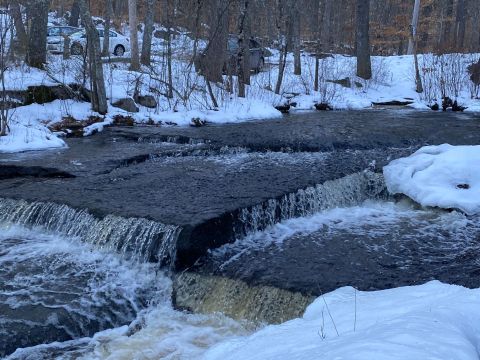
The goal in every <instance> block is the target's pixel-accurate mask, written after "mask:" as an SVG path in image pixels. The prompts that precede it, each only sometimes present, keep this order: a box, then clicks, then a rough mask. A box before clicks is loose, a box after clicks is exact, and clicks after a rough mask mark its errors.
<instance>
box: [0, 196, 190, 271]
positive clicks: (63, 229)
mask: <svg viewBox="0 0 480 360" xmlns="http://www.w3.org/2000/svg"><path fill="white" fill-rule="evenodd" d="M0 222H1V223H6V224H18V225H22V226H27V227H37V226H38V227H42V228H44V229H46V230H48V231H52V232H56V233H60V234H62V235H65V236H69V237H77V238H80V239H81V240H82V241H85V242H88V243H90V244H92V245H94V246H96V247H98V248H100V249H105V250H107V251H115V252H119V253H121V254H123V255H125V256H126V257H128V258H132V259H134V260H138V261H142V262H159V263H160V264H161V265H171V264H173V262H174V259H175V248H176V238H177V236H178V234H179V232H180V230H181V229H180V228H179V227H178V226H173V225H166V224H162V223H158V222H155V221H150V220H147V219H142V218H123V217H119V216H113V215H108V216H105V217H104V218H102V219H100V218H97V217H95V216H93V215H92V214H90V213H89V212H88V211H86V210H76V209H73V208H71V207H69V206H67V205H59V204H55V203H50V202H32V203H29V202H27V201H24V200H11V199H4V198H0Z"/></svg>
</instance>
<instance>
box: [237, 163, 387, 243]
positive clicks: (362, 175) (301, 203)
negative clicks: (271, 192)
mask: <svg viewBox="0 0 480 360" xmlns="http://www.w3.org/2000/svg"><path fill="white" fill-rule="evenodd" d="M385 193H386V186H385V182H384V179H383V176H382V175H381V174H378V173H374V172H371V171H368V170H366V171H362V172H358V173H354V174H352V175H348V176H345V177H343V178H340V179H336V180H331V181H326V182H324V183H323V184H318V185H316V186H311V187H308V188H306V189H301V190H298V191H297V192H294V193H290V194H286V195H283V196H282V197H280V198H277V199H270V200H267V201H265V202H263V203H261V204H258V205H255V206H251V207H248V208H243V209H240V211H239V214H238V215H237V219H236V221H235V224H234V232H235V237H236V238H237V240H238V239H241V238H243V237H244V236H246V235H249V234H252V233H255V232H257V231H262V230H265V229H266V228H267V227H269V226H273V225H275V224H276V223H279V222H281V221H283V220H288V219H292V218H296V217H303V216H309V215H313V214H315V213H317V212H320V211H322V210H326V209H330V208H334V207H345V206H353V205H357V204H359V203H361V202H363V201H365V200H367V199H372V198H379V197H381V196H383V195H384V194H385Z"/></svg>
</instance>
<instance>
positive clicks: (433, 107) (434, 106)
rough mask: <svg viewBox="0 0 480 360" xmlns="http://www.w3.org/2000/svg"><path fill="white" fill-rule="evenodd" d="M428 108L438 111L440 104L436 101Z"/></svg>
mask: <svg viewBox="0 0 480 360" xmlns="http://www.w3.org/2000/svg"><path fill="white" fill-rule="evenodd" d="M429 108H430V109H432V110H433V111H438V110H440V105H438V103H435V104H433V105H430V106H429Z"/></svg>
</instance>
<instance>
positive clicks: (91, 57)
mask: <svg viewBox="0 0 480 360" xmlns="http://www.w3.org/2000/svg"><path fill="white" fill-rule="evenodd" d="M78 6H79V8H80V16H81V17H82V22H83V24H84V25H85V31H86V34H87V51H88V64H89V69H90V84H91V91H92V110H93V111H96V112H98V113H100V114H102V115H105V114H106V113H107V111H108V104H107V95H106V91H105V79H104V76H103V64H102V58H101V52H100V36H99V35H98V31H97V29H96V27H95V24H94V23H93V20H92V16H91V15H90V11H89V10H88V8H87V4H86V3H85V0H78Z"/></svg>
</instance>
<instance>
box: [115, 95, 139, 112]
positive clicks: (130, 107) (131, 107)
mask: <svg viewBox="0 0 480 360" xmlns="http://www.w3.org/2000/svg"><path fill="white" fill-rule="evenodd" d="M112 106H115V107H118V108H120V109H122V110H125V111H127V112H130V113H137V112H138V111H139V109H138V107H137V104H136V103H135V101H134V100H133V99H132V98H130V97H128V98H123V99H119V100H117V101H115V102H114V103H113V104H112Z"/></svg>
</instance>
